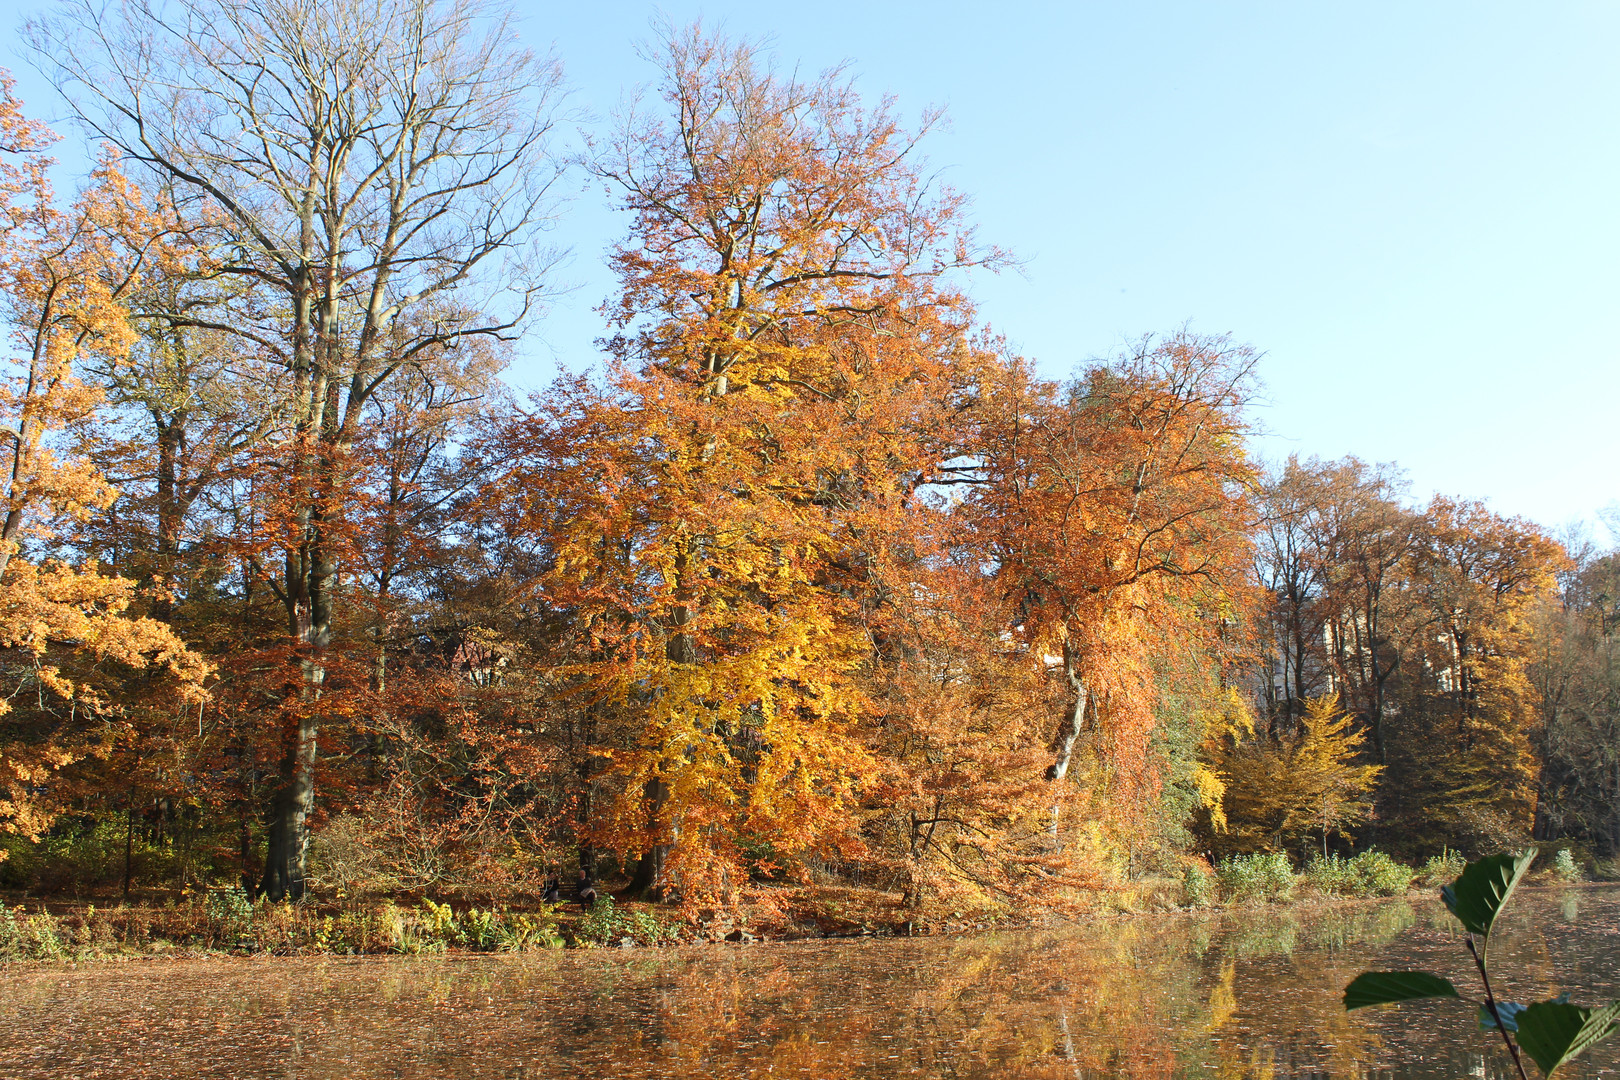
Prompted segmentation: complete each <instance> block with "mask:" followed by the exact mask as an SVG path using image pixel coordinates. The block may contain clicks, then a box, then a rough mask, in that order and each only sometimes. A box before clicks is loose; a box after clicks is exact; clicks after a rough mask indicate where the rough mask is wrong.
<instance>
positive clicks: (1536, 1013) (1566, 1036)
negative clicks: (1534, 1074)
mask: <svg viewBox="0 0 1620 1080" xmlns="http://www.w3.org/2000/svg"><path fill="white" fill-rule="evenodd" d="M1518 1019H1519V1032H1518V1040H1519V1049H1521V1050H1523V1051H1524V1052H1525V1053H1527V1054H1529V1055H1530V1057H1531V1058H1532V1059H1533V1060H1534V1061H1535V1063H1536V1064H1537V1065H1539V1066H1541V1071H1542V1073H1543V1074H1544V1075H1547V1076H1551V1075H1552V1071H1553V1070H1554V1069H1556V1068H1558V1066H1560V1065H1562V1064H1563V1063H1564V1062H1566V1061H1568V1060H1569V1059H1570V1058H1572V1057H1574V1056H1575V1055H1576V1054H1579V1053H1580V1052H1581V1051H1582V1050H1585V1049H1586V1048H1587V1047H1588V1046H1591V1045H1592V1044H1593V1043H1596V1042H1600V1041H1602V1040H1603V1039H1605V1038H1607V1037H1608V1036H1609V1035H1610V1033H1612V1032H1613V1031H1614V1029H1615V1025H1616V1024H1617V1023H1620V1001H1615V1002H1611V1003H1610V1004H1608V1005H1605V1006H1604V1007H1603V1008H1601V1009H1586V1008H1582V1007H1581V1006H1579V1005H1570V1004H1568V1003H1566V1002H1562V1001H1538V1002H1536V1003H1535V1004H1534V1005H1531V1006H1530V1007H1529V1008H1527V1009H1525V1010H1524V1011H1523V1012H1522V1013H1520V1014H1519V1018H1518Z"/></svg>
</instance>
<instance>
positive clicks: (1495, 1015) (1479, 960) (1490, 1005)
mask: <svg viewBox="0 0 1620 1080" xmlns="http://www.w3.org/2000/svg"><path fill="white" fill-rule="evenodd" d="M1463 940H1464V941H1465V942H1467V944H1468V955H1469V956H1472V957H1473V958H1474V966H1475V967H1477V968H1478V969H1479V981H1480V982H1482V983H1484V984H1485V1007H1486V1008H1487V1009H1489V1010H1490V1012H1491V1019H1492V1020H1495V1021H1496V1030H1497V1031H1500V1032H1501V1033H1502V1043H1503V1045H1505V1046H1506V1047H1507V1049H1508V1055H1509V1056H1510V1057H1512V1058H1513V1067H1514V1068H1515V1069H1518V1070H1519V1080H1530V1077H1529V1076H1528V1075H1526V1074H1525V1071H1524V1062H1523V1061H1520V1060H1519V1047H1518V1044H1516V1043H1515V1042H1514V1041H1513V1040H1512V1039H1511V1038H1510V1037H1509V1036H1508V1029H1507V1025H1506V1024H1504V1023H1502V1014H1501V1013H1500V1012H1498V1011H1497V1009H1496V995H1495V994H1493V993H1491V977H1490V976H1489V975H1487V974H1485V960H1484V958H1483V957H1481V956H1480V955H1479V950H1478V949H1476V948H1474V935H1473V934H1467V935H1465V936H1464V938H1463Z"/></svg>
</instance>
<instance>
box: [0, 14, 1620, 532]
mask: <svg viewBox="0 0 1620 1080" xmlns="http://www.w3.org/2000/svg"><path fill="white" fill-rule="evenodd" d="M520 8H521V10H522V11H523V12H524V15H525V20H524V23H523V31H524V36H525V38H526V39H528V40H529V41H530V42H531V43H533V44H535V45H537V46H539V47H541V48H544V47H545V46H547V45H549V44H551V43H553V42H554V43H555V46H556V51H557V53H558V55H559V56H560V57H561V58H562V60H563V62H564V65H565V67H566V70H567V72H568V77H569V81H570V83H571V84H572V85H573V87H574V88H575V93H574V98H573V101H574V103H575V104H576V105H578V106H580V107H581V108H584V109H588V110H590V111H593V112H594V113H596V114H597V115H599V116H605V115H606V114H608V113H609V112H611V110H612V108H613V106H614V104H615V103H616V102H617V100H618V99H619V96H620V94H621V92H622V91H623V90H624V89H626V88H629V87H631V86H633V85H635V84H637V83H640V82H644V81H646V80H647V79H648V78H649V77H650V75H651V72H650V71H649V69H648V68H647V66H646V65H645V64H643V63H642V62H641V61H639V60H638V59H637V58H636V56H635V52H634V49H633V43H634V42H635V41H636V40H638V39H641V40H644V39H646V38H647V37H648V36H649V35H650V28H649V20H650V19H651V17H652V16H653V15H654V13H655V12H656V11H657V10H662V11H663V12H664V13H665V14H666V15H667V16H669V17H670V18H672V19H674V20H676V21H685V20H688V19H690V18H693V17H696V16H699V15H702V16H703V17H704V18H705V19H706V20H707V21H709V22H711V23H715V22H723V23H724V25H725V26H726V27H727V28H728V29H729V30H730V31H732V32H733V33H736V34H740V35H744V36H759V35H766V34H768V35H770V36H771V37H772V38H773V40H774V42H775V47H776V50H777V52H778V55H779V56H780V58H781V59H782V60H783V61H785V62H788V63H792V62H795V61H796V62H798V63H800V64H801V66H802V67H804V68H807V69H819V68H821V67H824V66H827V65H830V64H833V63H836V62H838V61H839V60H844V59H847V60H849V61H851V63H852V66H853V70H854V71H856V72H857V73H858V74H859V85H860V86H861V87H862V89H863V90H864V91H865V92H866V93H867V94H869V95H871V96H872V97H876V96H878V95H880V94H882V93H885V92H889V93H894V94H896V95H897V96H898V98H899V101H900V105H901V107H902V109H903V110H905V111H907V112H915V111H916V110H917V109H919V108H921V107H922V106H924V105H926V104H930V103H937V104H943V105H946V106H948V108H949V113H950V116H951V128H950V130H948V131H946V132H943V133H941V134H939V135H938V136H937V137H934V138H932V139H931V140H930V141H929V143H928V144H926V148H927V152H928V156H929V158H930V160H931V161H932V163H933V164H934V165H935V166H937V167H939V168H941V169H942V170H943V171H944V174H945V176H946V178H947V179H948V181H949V182H950V183H951V184H952V185H953V186H955V187H957V188H958V189H960V190H962V191H965V192H967V193H969V194H970V195H972V197H973V199H974V214H975V217H976V218H977V220H978V222H979V223H980V229H981V234H982V236H983V238H984V239H986V240H989V241H993V242H995V243H999V244H1002V245H1004V246H1007V247H1010V248H1012V249H1013V250H1014V251H1015V253H1017V254H1018V255H1019V256H1020V257H1022V258H1023V259H1024V260H1025V268H1024V272H1023V274H1022V275H1018V274H1006V275H1003V276H1001V277H999V278H985V279H983V280H980V281H978V282H977V283H976V285H975V286H974V287H973V291H974V293H975V295H976V297H977V298H978V299H979V301H980V305H981V310H982V312H983V314H984V316H985V317H986V319H988V320H989V321H990V322H991V323H992V324H993V325H994V326H995V328H996V329H998V330H999V331H1001V332H1003V333H1004V334H1006V335H1007V336H1008V337H1009V338H1010V339H1011V340H1012V341H1013V342H1015V343H1016V344H1017V346H1018V347H1019V348H1020V349H1021V350H1022V351H1024V352H1025V353H1026V354H1027V355H1030V356H1032V357H1035V358H1037V359H1038V360H1039V362H1040V366H1041V368H1042V370H1043V371H1044V372H1045V373H1046V374H1048V375H1052V376H1060V375H1063V374H1066V373H1067V372H1068V371H1069V370H1071V368H1072V367H1073V366H1074V364H1075V363H1077V362H1079V361H1083V360H1085V359H1087V358H1089V357H1092V356H1096V355H1099V354H1103V353H1106V352H1108V351H1110V350H1111V349H1113V348H1114V347H1115V346H1117V345H1118V344H1119V343H1121V342H1122V341H1124V340H1127V339H1130V338H1134V337H1137V336H1139V335H1141V334H1143V333H1145V332H1149V331H1164V330H1171V329H1174V328H1175V327H1177V326H1179V325H1180V324H1181V323H1183V322H1186V321H1190V322H1191V324H1192V326H1193V328H1194V329H1195V330H1200V331H1207V332H1225V331H1230V332H1231V333H1232V334H1233V335H1234V336H1235V337H1236V338H1238V339H1240V340H1242V341H1247V342H1249V343H1251V344H1253V345H1255V346H1256V347H1258V348H1260V349H1262V350H1264V351H1265V352H1266V354H1267V355H1266V359H1265V360H1264V362H1263V364H1262V368H1261V374H1262V376H1263V378H1264V379H1265V382H1266V384H1267V388H1268V394H1267V396H1268V399H1269V403H1268V404H1267V405H1266V406H1265V407H1263V408H1262V409H1260V410H1259V411H1258V415H1259V417H1260V419H1261V420H1262V422H1263V423H1264V425H1265V427H1266V428H1267V429H1268V430H1269V431H1270V432H1272V435H1271V436H1269V437H1267V438H1265V439H1264V440H1262V441H1261V442H1260V443H1259V447H1260V449H1261V451H1262V452H1263V453H1265V454H1267V455H1268V456H1279V455H1282V454H1286V453H1288V452H1290V451H1298V452H1299V453H1301V454H1320V455H1323V456H1326V457H1336V456H1339V455H1342V454H1348V453H1354V454H1357V455H1358V456H1360V457H1363V458H1365V459H1368V460H1372V461H1395V462H1398V463H1399V464H1400V465H1402V466H1404V467H1405V468H1406V469H1407V470H1408V471H1409V473H1410V476H1411V479H1412V481H1413V487H1414V491H1415V492H1416V493H1417V494H1418V495H1420V496H1423V495H1427V494H1428V493H1429V492H1432V491H1440V492H1443V493H1446V494H1452V495H1464V496H1470V497H1478V498H1484V499H1486V500H1487V501H1488V502H1489V504H1490V505H1491V506H1492V507H1493V508H1494V509H1496V510H1498V511H1501V512H1504V513H1514V514H1524V515H1526V516H1529V517H1531V518H1534V519H1536V520H1538V521H1540V522H1542V523H1543V524H1545V525H1548V526H1552V527H1557V526H1560V525H1563V524H1564V523H1566V522H1568V521H1570V520H1571V519H1574V518H1580V517H1591V515H1592V514H1593V512H1594V511H1596V510H1598V509H1599V508H1601V507H1603V506H1604V505H1606V504H1609V503H1612V502H1615V501H1616V500H1620V462H1617V461H1616V457H1617V450H1620V427H1617V421H1620V414H1617V406H1620V346H1617V344H1616V342H1617V338H1616V336H1615V329H1616V327H1615V324H1616V322H1617V319H1616V318H1615V315H1616V313H1617V312H1620V302H1617V298H1620V267H1617V259H1620V214H1617V212H1616V209H1615V199H1616V195H1617V192H1620V131H1617V121H1620V62H1617V59H1616V56H1617V53H1620V4H1615V3H1611V2H1605V3H1597V2H1594V3H1546V4H1533V5H1532V4H1522V3H1519V4H1507V3H1501V4H1489V3H1481V2H1469V3H1355V4H1350V3H1333V4H1329V3H1316V2H1310V3H1307V2H1300V0H1296V2H1293V3H1276V4H1250V3H1243V4H1238V3H1213V2H1205V3H1182V4H1164V3H1142V2H1132V3H1124V2H1119V3H1109V4H1101V3H1073V4H1050V5H1048V4H1006V5H1003V6H1000V7H995V8H993V7H992V6H991V5H989V4H984V3H975V4H958V3H932V4H911V3H884V2H882V0H867V2H864V3H854V2H845V0H819V2H817V3H815V4H760V3H757V2H756V3H747V4H742V3H715V2H708V3H688V2H685V0H667V2H665V3H663V4H662V5H657V6H655V5H652V4H647V3H636V2H622V3H616V2H611V0H609V2H601V3H598V4H596V5H594V6H593V7H591V8H590V9H589V10H586V9H585V6H584V5H569V6H568V8H567V9H564V8H563V6H562V5H555V6H553V5H543V4H538V3H532V2H530V3H521V2H520ZM0 65H5V66H9V67H11V68H12V69H13V70H14V71H17V73H18V75H19V76H20V78H21V81H22V82H23V86H22V87H21V89H22V91H23V93H24V94H25V96H27V97H28V98H30V99H31V101H32V103H34V105H35V108H34V109H33V110H31V111H36V112H43V113H46V114H47V115H49V114H51V113H54V112H55V111H56V110H57V109H58V108H59V107H58V106H56V105H55V103H54V102H51V101H50V100H49V94H50V92H49V91H48V90H45V89H43V88H42V87H41V86H40V84H39V81H38V78H37V76H34V75H33V73H32V72H31V71H27V70H26V67H27V65H26V64H25V63H23V62H22V61H21V59H20V58H19V57H17V55H16V53H15V47H14V46H13V45H12V44H11V43H10V42H6V43H4V45H0ZM39 105H46V106H47V107H46V108H44V109H40V108H39V107H38V106H39ZM621 228H622V223H620V222H619V221H618V220H617V219H616V218H615V217H614V215H612V214H611V213H610V212H609V211H607V210H606V209H605V208H604V204H603V197H602V195H601V193H600V192H599V191H598V190H596V189H591V188H587V189H585V190H583V191H581V193H580V194H579V196H578V197H577V198H576V199H575V200H574V202H573V203H572V204H571V206H570V207H569V208H568V210H567V212H566V216H565V218H564V219H563V222H562V224H561V226H560V228H559V230H558V239H559V240H560V241H561V242H563V243H565V244H567V245H570V246H571V247H572V248H573V249H574V256H573V260H572V263H571V265H570V266H569V268H568V270H567V271H566V273H567V275H568V276H569V278H570V279H571V280H573V281H574V282H576V283H577V286H578V287H577V289H576V290H575V291H574V292H572V293H571V294H569V295H568V296H566V297H564V298H562V299H561V300H560V301H559V302H558V303H557V304H556V306H555V308H554V309H553V311H552V312H551V314H550V315H549V317H548V318H547V320H546V321H545V322H544V323H543V324H541V325H540V326H538V327H537V328H536V333H535V335H534V338H533V340H532V341H531V342H530V343H529V345H528V347H527V349H526V350H525V355H524V358H523V360H522V361H521V362H520V364H519V365H518V366H517V368H516V369H515V370H514V371H513V372H512V378H513V381H514V382H516V383H517V384H519V385H522V386H529V387H534V386H539V385H542V384H544V383H545V382H547V381H549V379H550V377H551V374H552V373H553V372H554V371H555V370H556V368H557V366H558V364H559V362H561V363H564V364H566V365H567V366H569V367H574V368H577V367H584V366H586V365H588V364H589V363H591V362H592V360H593V358H594V352H595V351H594V348H593V345H592V341H593V339H594V338H595V337H597V336H598V335H599V334H600V333H601V325H600V320H599V319H598V317H597V316H596V315H595V314H594V312H593V311H592V309H593V308H594V307H595V306H596V305H597V304H598V303H600V302H601V300H602V299H603V298H604V296H605V295H606V294H607V292H608V291H609V289H610V288H611V282H610V280H609V278H608V277H607V275H606V273H605V272H604V270H603V269H602V268H601V254H602V252H603V251H604V250H605V248H606V247H607V245H608V244H609V243H610V242H611V241H612V240H613V239H614V238H615V237H616V236H617V235H618V233H619V230H620V229H621Z"/></svg>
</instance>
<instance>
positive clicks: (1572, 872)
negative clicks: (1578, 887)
mask: <svg viewBox="0 0 1620 1080" xmlns="http://www.w3.org/2000/svg"><path fill="white" fill-rule="evenodd" d="M1553 873H1555V874H1557V875H1558V876H1559V877H1561V878H1563V879H1564V880H1565V881H1579V880H1581V868H1580V867H1579V866H1577V865H1575V856H1574V855H1573V854H1571V853H1570V850H1569V848H1559V849H1558V855H1557V857H1556V858H1554V860H1553Z"/></svg>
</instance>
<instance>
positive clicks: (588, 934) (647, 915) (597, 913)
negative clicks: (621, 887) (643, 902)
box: [574, 896, 680, 945]
mask: <svg viewBox="0 0 1620 1080" xmlns="http://www.w3.org/2000/svg"><path fill="white" fill-rule="evenodd" d="M574 933H575V934H576V935H577V936H578V938H579V939H580V941H582V942H584V943H586V944H590V945H613V944H617V943H619V942H621V941H623V940H624V939H626V938H629V939H631V940H632V941H634V942H635V943H637V944H639V945H658V944H661V943H663V942H666V941H669V942H673V941H678V940H679V939H680V930H679V929H677V928H676V927H675V925H674V924H673V923H670V922H667V921H666V920H664V919H662V918H660V917H659V916H657V915H656V914H654V913H653V912H650V911H620V910H618V909H617V908H616V907H614V906H613V897H611V896H598V897H597V898H596V903H595V904H593V905H592V906H591V910H590V911H589V912H588V913H587V914H586V916H585V917H584V918H583V919H581V920H580V921H579V925H578V926H576V927H575V928H574Z"/></svg>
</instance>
